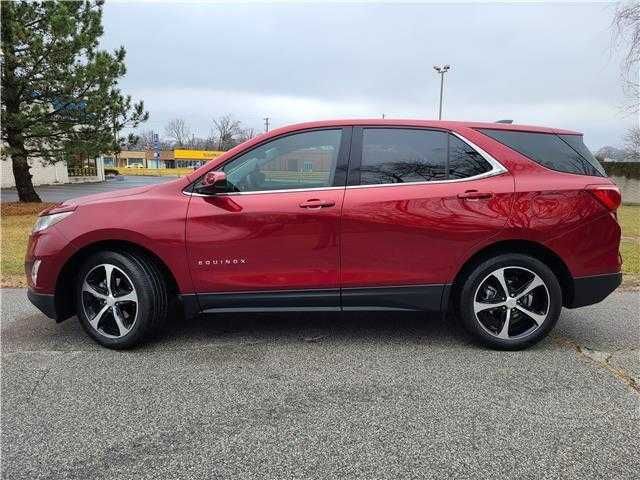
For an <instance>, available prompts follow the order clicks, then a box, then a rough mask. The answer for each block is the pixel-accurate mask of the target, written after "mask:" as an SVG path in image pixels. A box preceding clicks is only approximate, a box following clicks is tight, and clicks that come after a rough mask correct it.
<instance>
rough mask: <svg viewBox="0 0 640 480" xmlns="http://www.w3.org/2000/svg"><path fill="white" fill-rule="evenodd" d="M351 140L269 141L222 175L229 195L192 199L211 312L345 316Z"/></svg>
mask: <svg viewBox="0 0 640 480" xmlns="http://www.w3.org/2000/svg"><path fill="white" fill-rule="evenodd" d="M350 137H351V128H328V129H316V130H310V131H309V130H308V131H301V132H294V133H291V134H287V135H283V136H279V137H276V138H272V139H269V140H267V141H265V142H264V143H262V144H259V145H258V146H256V147H252V148H251V150H249V151H246V152H243V153H241V154H239V155H237V156H236V157H235V158H232V159H231V160H230V161H229V162H226V163H225V164H224V165H223V166H222V167H221V168H219V169H220V170H222V171H224V172H225V173H226V176H227V189H226V191H224V192H222V193H218V194H215V195H199V194H197V193H192V198H191V201H190V204H189V211H188V218H187V226H186V239H187V249H188V257H189V261H190V263H191V265H190V266H191V272H192V278H193V283H194V286H195V289H196V292H197V295H198V300H199V303H200V307H201V308H202V309H203V310H228V309H231V310H233V309H242V310H250V309H252V308H255V309H259V310H267V309H302V308H303V307H308V308H316V309H339V283H338V265H339V251H338V245H339V242H338V233H339V232H338V225H339V218H340V208H341V206H342V201H343V198H344V190H345V182H346V164H347V161H348V149H349V145H350ZM197 187H198V182H196V184H195V185H194V192H196V191H197Z"/></svg>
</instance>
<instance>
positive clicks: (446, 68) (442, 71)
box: [433, 65, 451, 120]
mask: <svg viewBox="0 0 640 480" xmlns="http://www.w3.org/2000/svg"><path fill="white" fill-rule="evenodd" d="M450 68H451V65H434V66H433V69H434V70H435V71H436V72H438V73H439V74H440V109H439V110H438V120H442V95H443V93H444V74H445V73H447V72H448V71H449V69H450Z"/></svg>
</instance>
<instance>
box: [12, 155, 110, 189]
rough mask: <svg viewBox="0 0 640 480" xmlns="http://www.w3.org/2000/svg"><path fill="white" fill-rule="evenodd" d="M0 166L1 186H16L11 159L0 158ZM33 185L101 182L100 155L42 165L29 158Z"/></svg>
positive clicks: (102, 174)
mask: <svg viewBox="0 0 640 480" xmlns="http://www.w3.org/2000/svg"><path fill="white" fill-rule="evenodd" d="M0 164H1V166H2V170H1V173H2V177H1V180H2V188H11V187H15V186H16V181H15V179H14V178H13V169H12V164H11V159H10V158H9V159H6V160H0ZM29 164H30V165H31V175H32V177H33V178H32V181H33V184H34V185H56V184H63V183H85V182H101V181H103V180H104V162H103V160H102V157H100V158H97V159H95V160H84V161H78V162H73V163H72V164H67V162H66V161H64V162H58V163H55V164H53V165H43V164H42V163H41V162H40V161H39V160H30V161H29Z"/></svg>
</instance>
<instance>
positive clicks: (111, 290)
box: [76, 251, 168, 349]
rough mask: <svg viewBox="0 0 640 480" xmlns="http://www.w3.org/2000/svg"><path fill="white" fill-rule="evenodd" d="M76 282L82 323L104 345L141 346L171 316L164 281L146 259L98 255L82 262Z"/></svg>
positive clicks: (118, 254) (106, 253)
mask: <svg viewBox="0 0 640 480" xmlns="http://www.w3.org/2000/svg"><path fill="white" fill-rule="evenodd" d="M77 282H78V284H77V288H76V307H77V314H78V319H79V320H80V323H81V324H82V326H83V327H84V329H85V331H86V332H87V333H88V334H89V335H90V336H91V337H92V338H93V339H95V340H96V341H97V342H98V343H100V344H101V345H103V346H105V347H108V348H115V349H122V348H129V347H132V346H134V345H136V344H138V343H140V342H142V341H143V340H144V339H145V338H146V337H147V336H148V335H149V333H150V332H151V331H152V330H153V328H154V326H155V325H157V324H158V323H159V322H161V321H162V320H164V318H165V317H166V315H167V306H168V295H167V288H166V283H165V281H164V278H163V277H162V275H161V273H160V271H159V270H158V268H157V266H155V264H154V263H153V261H151V260H150V259H148V258H146V257H144V256H142V255H139V254H136V253H129V252H114V251H103V252H98V253H96V254H94V255H92V256H91V257H89V258H88V259H87V260H86V261H85V262H84V264H83V265H82V267H81V268H80V271H79V275H78V277H77Z"/></svg>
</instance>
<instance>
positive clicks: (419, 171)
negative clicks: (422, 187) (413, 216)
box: [360, 128, 447, 185]
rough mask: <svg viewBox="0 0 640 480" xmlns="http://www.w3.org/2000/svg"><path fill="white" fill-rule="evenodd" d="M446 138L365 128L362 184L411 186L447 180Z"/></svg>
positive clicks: (431, 133) (433, 133) (437, 134)
mask: <svg viewBox="0 0 640 480" xmlns="http://www.w3.org/2000/svg"><path fill="white" fill-rule="evenodd" d="M446 155H447V134H446V133H444V132H436V131H428V130H410V129H402V128H366V129H365V130H364V132H363V134H362V164H361V166H360V184H361V185H373V184H380V183H408V182H409V183H410V182H428V181H431V180H444V179H445V178H446V162H445V160H446Z"/></svg>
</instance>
